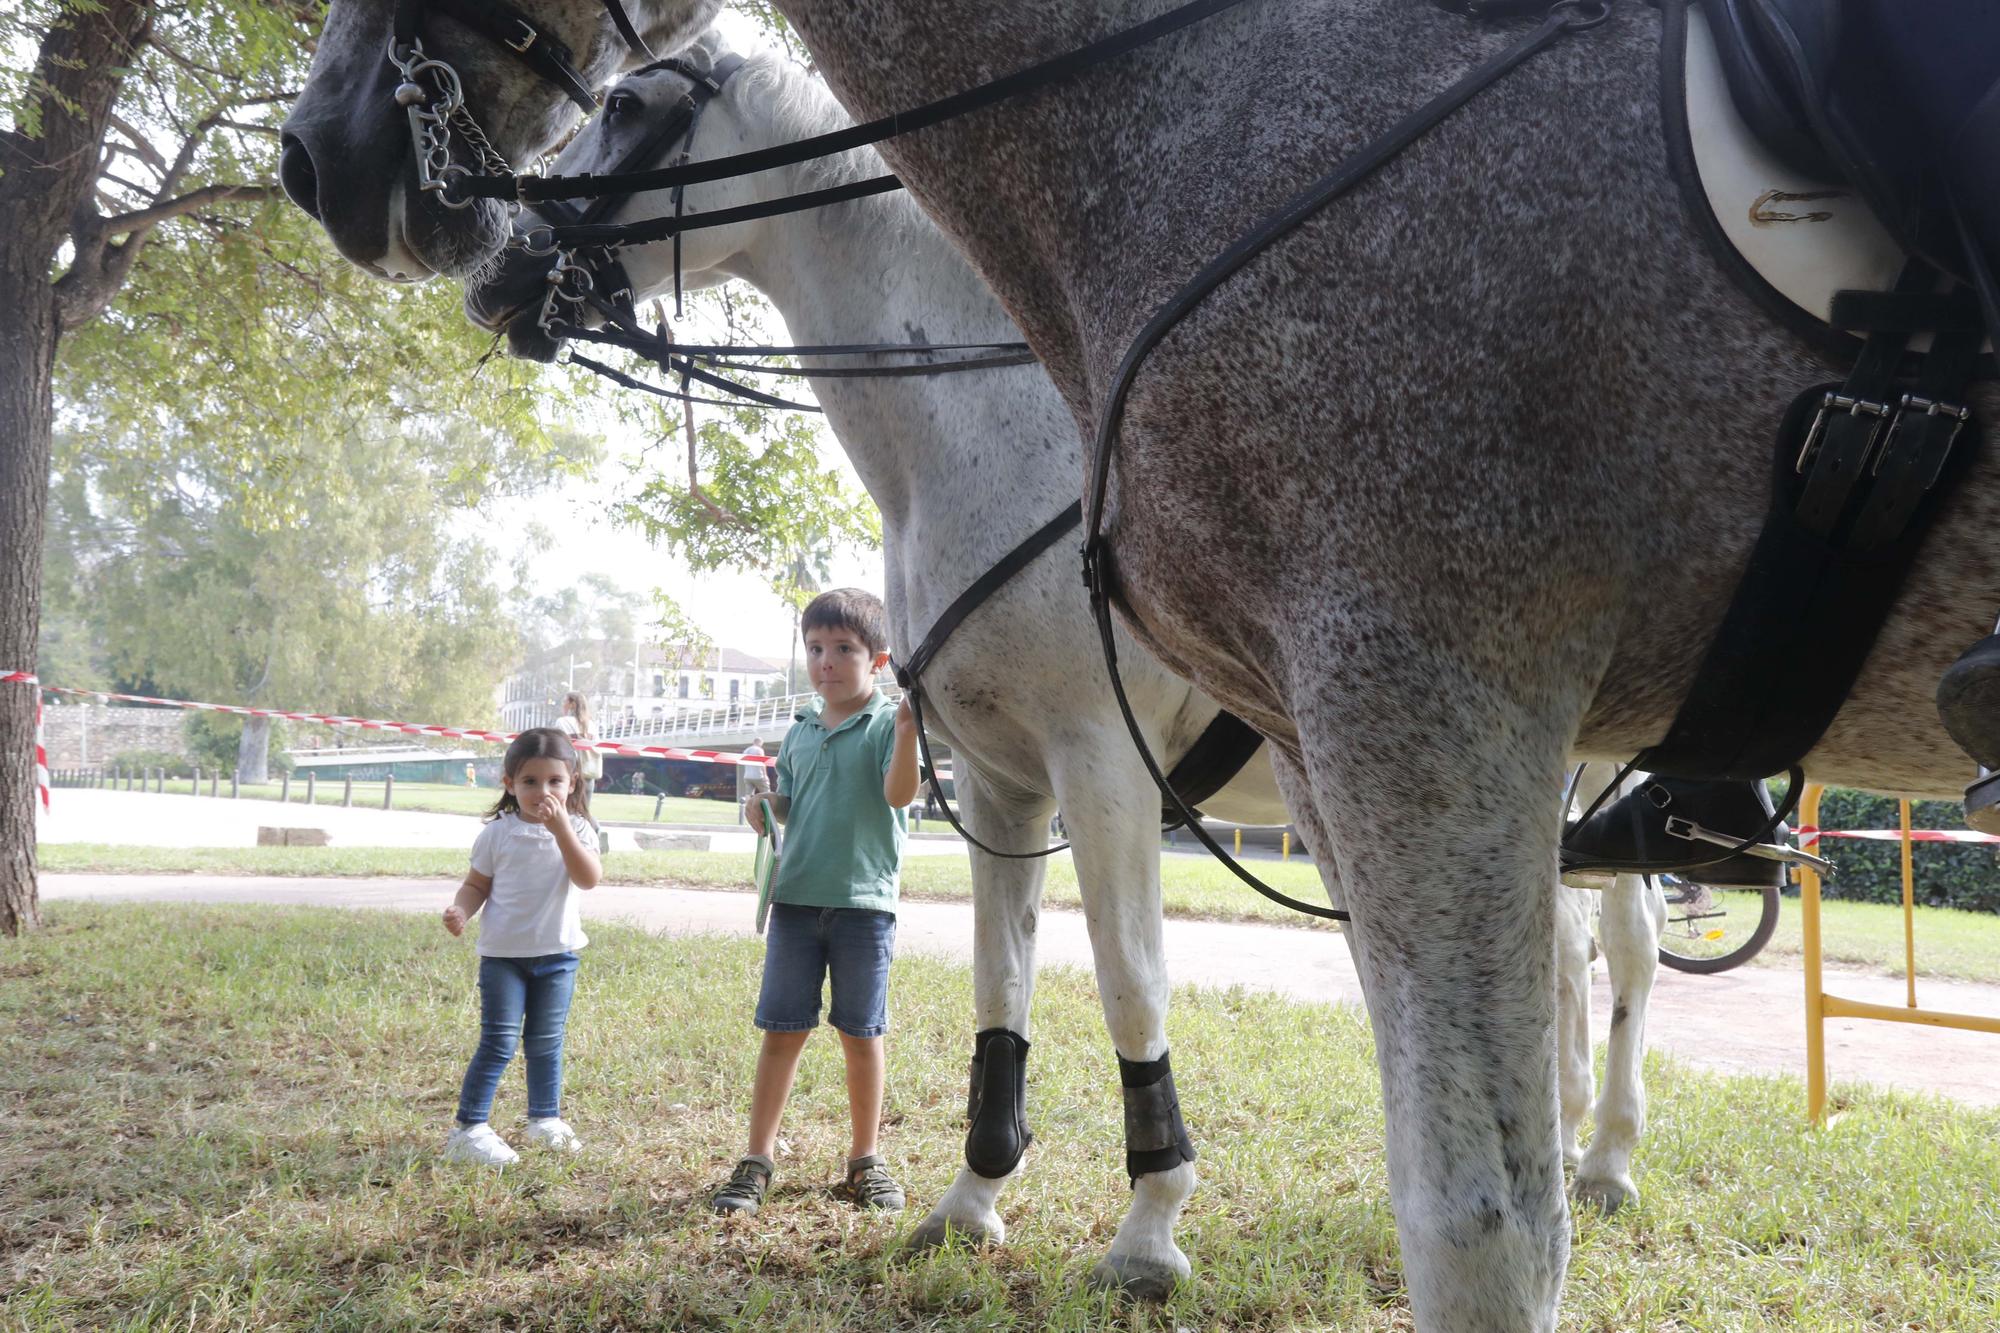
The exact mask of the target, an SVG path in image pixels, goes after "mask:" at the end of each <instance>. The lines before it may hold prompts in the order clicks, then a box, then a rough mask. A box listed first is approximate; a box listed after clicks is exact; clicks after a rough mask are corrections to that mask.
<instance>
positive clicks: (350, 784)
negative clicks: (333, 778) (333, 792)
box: [340, 773, 354, 806]
mask: <svg viewBox="0 0 2000 1333" xmlns="http://www.w3.org/2000/svg"><path fill="white" fill-rule="evenodd" d="M340 803H341V804H342V805H343V806H349V805H353V804H354V775H353V774H352V773H349V774H348V775H347V785H346V786H344V787H342V788H341V789H340Z"/></svg>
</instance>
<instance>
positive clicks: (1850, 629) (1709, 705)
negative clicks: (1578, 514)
mask: <svg viewBox="0 0 2000 1333" xmlns="http://www.w3.org/2000/svg"><path fill="white" fill-rule="evenodd" d="M1919 270H1920V271H1919ZM1935 278H1936V274H1935V271H1934V270H1932V269H1930V268H1929V267H1928V266H1927V265H1925V264H1924V263H1923V261H1921V260H1912V261H1911V268H1910V269H1909V270H1906V271H1905V273H1904V276H1903V278H1902V279H1901V280H1899V282H1898V284H1897V292H1898V293H1899V295H1900V296H1901V297H1903V298H1908V297H1910V296H1911V295H1912V294H1914V293H1917V292H1921V291H1923V290H1925V289H1926V288H1927V286H1928V285H1929V284H1930V283H1932V282H1934V281H1935ZM1933 300H1934V301H1936V302H1937V305H1938V308H1937V312H1936V313H1937V316H1938V317H1937V319H1936V321H1935V322H1936V323H1937V324H1939V325H1941V326H1943V327H1945V328H1946V329H1948V330H1949V331H1947V332H1942V333H1939V334H1937V335H1936V336H1935V338H1934V340H1933V343H1932V348H1931V351H1930V353H1929V354H1928V355H1927V356H1926V358H1925V359H1924V362H1923V366H1922V369H1921V370H1920V372H1919V378H1918V380H1917V384H1916V386H1915V388H1914V389H1913V390H1912V391H1910V392H1907V393H1899V392H1897V391H1896V372H1897V370H1898V368H1899V365H1900V362H1901V359H1902V353H1903V349H1904V347H1905V346H1906V345H1907V341H1908V338H1909V331H1908V329H1907V328H1906V327H1904V325H1906V324H1907V323H1908V322H1909V321H1908V320H1906V319H1904V318H1902V317H1901V314H1900V312H1898V317H1897V318H1896V319H1895V320H1894V321H1893V327H1891V328H1888V329H1883V330H1875V331H1871V332H1870V333H1869V335H1868V341H1867V344H1866V346H1865V347H1864V349H1863V351H1862V355H1861V357H1860V359H1859V360H1858V361H1857V363H1856V365H1855V369H1854V373H1853V374H1852V375H1851V376H1850V377H1849V378H1848V380H1847V382H1846V383H1844V384H1841V385H1838V386H1830V385H1819V386H1816V387H1814V388H1812V389H1809V390H1807V391H1806V392H1805V393H1803V394H1801V395H1799V397H1798V398H1797V399H1795V400H1794V401H1793V403H1792V405H1791V408H1790V410H1789V411H1788V412H1787V413H1786V416H1785V420H1784V423H1783V425H1782V426H1781V428H1780V430H1779V432H1778V439H1777V447H1776V450H1775V458H1774V459H1773V476H1772V482H1771V492H1772V494H1771V510H1770V513H1769V514H1768V516H1767V517H1766V519H1765V522H1764V530H1763V532H1762V533H1760V534H1759V536H1758V539H1757V545H1756V547H1755V549H1754V550H1753V551H1752V552H1751V555H1750V562H1749V565H1748V567H1747V568H1746V569H1745V570H1744V573H1743V577H1742V580H1741V582H1740V583H1738V585H1737V589H1736V594H1735V597H1734V599H1733V600H1732V601H1731V602H1730V605H1729V610H1728V611H1727V612H1726V613H1725V614H1724V616H1723V620H1722V624H1721V626H1720V628H1718V629H1717V631H1716V634H1715V638H1714V639H1713V641H1712V642H1711V643H1710V644H1709V649H1708V654H1707V656H1706V657H1704V658H1703V660H1702V664H1701V669H1700V671H1699V672H1698V673H1697V675H1696V677H1695V682H1694V685H1693V687H1692V688H1691V689H1690V690H1689V692H1688V697H1687V698H1686V700H1684V701H1683V702H1682V704H1681V707H1680V711H1679V713H1678V714H1677V715H1676V716H1675V718H1674V722H1673V726H1672V727H1671V728H1670V729H1669V730H1668V732H1667V735H1666V738H1665V739H1664V740H1662V741H1661V742H1660V743H1659V744H1658V745H1656V746H1654V747H1652V748H1651V749H1649V750H1647V751H1646V752H1645V753H1643V754H1641V755H1640V756H1639V757H1638V758H1637V759H1636V760H1634V761H1633V762H1634V764H1635V765H1636V766H1637V767H1638V768H1641V769H1644V770H1646V771H1647V772H1651V773H1663V774H1669V775H1672V776H1674V777H1682V778H1694V779H1757V778H1762V777H1764V776H1766V775H1767V774H1771V773H1776V772H1780V771H1782V770H1784V769H1787V768H1793V767H1795V766H1797V765H1798V764H1799V762H1800V761H1801V760H1802V759H1803V758H1804V757H1805V755H1806V754H1807V752H1809V751H1810V750H1811V749H1812V748H1813V746H1814V745H1816V744H1818V743H1819V739H1820V737H1821V736H1823V735H1824V734H1825V733H1826V729H1827V727H1828V726H1830V725H1831V724H1832V722H1833V719H1834V717H1835V715H1836V714H1838V713H1839V711H1840V708H1841V705H1842V704H1843V703H1845V701H1846V699H1847V696H1848V694H1849V693H1850V692H1851V691H1852V689H1853V687H1854V681H1855V679H1856V678H1857V677H1858V676H1859V675H1860V674H1861V668H1862V666H1863V665H1864V664H1865V663H1866V661H1867V659H1868V654H1869V652H1870V650H1871V649H1872V648H1873V647H1874V645H1875V639H1876V636H1877V635H1878V634H1879V633H1880V632H1881V628H1882V625H1883V622H1884V621H1885V620H1886V619H1887V617H1888V614H1889V611H1890V608H1891V607H1892V606H1893V605H1894V603H1895V600H1896V596H1897V594H1898V592H1899V591H1900V590H1901V588H1902V585H1903V580H1904V579H1905V577H1906V576H1907V575H1908V573H1909V570H1910V568H1911V566H1912V565H1913V564H1914V563H1915V560H1916V556H1917V553H1918V551H1919V549H1920V548H1921V546H1922V544H1923V540H1924V536H1925V534H1926V532H1927V531H1928V529H1929V526H1930V523H1931V520H1932V519H1933V518H1934V517H1935V515H1936V512H1937V508H1938V506H1939V504H1940V503H1941V502H1942V500H1943V498H1944V496H1945V495H1946V494H1947V493H1949V491H1950V490H1951V487H1952V485H1953V484H1954V483H1955V482H1956V481H1957V480H1958V478H1959V477H1960V476H1962V475H1963V474H1964V471H1965V469H1966V468H1967V467H1968V466H1969V465H1970V463H1971V461H1972V458H1973V455H1974V453H1975V452H1976V449H1977V439H1978V435H1979V431H1978V428H1977V426H1975V425H1974V424H1973V423H1972V422H1971V421H1970V419H1969V413H1968V412H1967V410H1966V408H1965V406H1964V401H1963V399H1964V393H1965V388H1966V384H1967V382H1968V380H1969V379H1970V377H1971V375H1972V372H1973V370H1974V367H1975V365H1976V362H1977V357H1978V351H1979V344H1980V341H1981V336H1982V335H1981V332H1980V330H1978V329H1977V328H1972V329H1967V328H1965V327H1964V321H1963V320H1961V319H1957V318H1955V314H1954V307H1953V306H1952V305H1951V303H1950V302H1949V300H1948V299H1946V298H1933ZM1968 436H1969V437H1970V438H1969V439H1968V438H1967V437H1968Z"/></svg>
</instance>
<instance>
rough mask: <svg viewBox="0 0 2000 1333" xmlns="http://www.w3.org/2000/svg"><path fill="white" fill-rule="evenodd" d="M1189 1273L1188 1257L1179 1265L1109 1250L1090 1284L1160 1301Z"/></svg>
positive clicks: (1093, 1271) (1097, 1264)
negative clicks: (1129, 1257)
mask: <svg viewBox="0 0 2000 1333" xmlns="http://www.w3.org/2000/svg"><path fill="white" fill-rule="evenodd" d="M1187 1275H1188V1266H1187V1260H1185V1259H1182V1260H1181V1261H1180V1263H1179V1264H1178V1265H1175V1264H1171V1263H1163V1262H1161V1261H1160V1260H1158V1259H1136V1258H1131V1259H1128V1258H1126V1257H1125V1256H1123V1255H1117V1254H1107V1255H1105V1256H1104V1257H1103V1258H1102V1259H1099V1260H1098V1261H1097V1263H1096V1265H1095V1266H1093V1267H1092V1268H1091V1270H1090V1285H1091V1286H1093V1287H1096V1288H1097V1289H1098V1290H1100V1291H1109V1290H1117V1291H1122V1292H1124V1293H1125V1294H1126V1295H1127V1296H1130V1297H1131V1298H1132V1299H1133V1300H1135V1301H1153V1302H1156V1303H1157V1302H1160V1301H1164V1300H1166V1299H1167V1298H1168V1297H1169V1296H1171V1295H1173V1294H1174V1288H1175V1287H1177V1286H1179V1285H1180V1283H1181V1280H1182V1279H1183V1278H1185V1277H1186V1276H1187Z"/></svg>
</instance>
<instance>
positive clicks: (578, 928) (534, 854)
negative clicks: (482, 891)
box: [472, 812, 591, 958]
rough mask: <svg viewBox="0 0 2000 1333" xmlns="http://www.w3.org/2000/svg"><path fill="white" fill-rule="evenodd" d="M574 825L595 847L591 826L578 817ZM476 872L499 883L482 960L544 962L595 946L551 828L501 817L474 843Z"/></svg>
mask: <svg viewBox="0 0 2000 1333" xmlns="http://www.w3.org/2000/svg"><path fill="white" fill-rule="evenodd" d="M569 822H570V827H571V828H573V829H575V830H576V834H577V837H578V838H579V839H581V840H582V841H583V843H584V845H585V846H589V845H590V839H591V829H590V821H589V820H587V819H585V818H584V817H583V816H582V815H574V814H573V815H571V816H570V817H569ZM472 868H473V869H474V870H477V871H478V872H479V873H480V874H482V875H486V876H488V877H490V878H491V879H492V880H493V891H492V893H490V894H489V895H488V896H487V899H486V906H485V908H484V909H483V915H484V917H485V921H484V923H483V924H482V925H481V926H480V927H479V952H480V954H481V956H483V957H486V958H539V957H541V956H542V955H543V954H551V953H574V952H576V951H577V950H578V949H581V948H582V947H583V946H584V945H586V944H588V943H590V939H589V937H588V936H586V935H585V934H584V933H583V918H582V916H581V915H580V914H579V913H578V912H577V901H576V895H577V887H576V886H575V885H574V884H572V883H570V882H569V867H568V866H566V865H564V864H563V858H562V848H560V847H558V846H557V845H556V835H555V834H553V833H551V832H550V831H549V830H548V829H545V828H543V827H542V826H541V825H540V824H530V823H528V822H526V821H525V820H523V819H522V818H521V817H520V816H519V815H517V814H513V813H511V812H510V813H508V814H504V815H502V816H500V817H499V818H498V819H496V820H494V821H493V822H492V823H490V824H488V825H487V826H486V827H485V828H483V829H481V830H479V836H478V837H477V838H476V839H474V840H473V843H472Z"/></svg>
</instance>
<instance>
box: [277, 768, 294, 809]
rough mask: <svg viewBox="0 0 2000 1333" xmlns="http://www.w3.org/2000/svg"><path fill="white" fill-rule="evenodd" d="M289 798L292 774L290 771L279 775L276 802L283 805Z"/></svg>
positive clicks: (290, 795)
mask: <svg viewBox="0 0 2000 1333" xmlns="http://www.w3.org/2000/svg"><path fill="white" fill-rule="evenodd" d="M291 799H292V775H291V774H290V773H286V774H284V775H283V776H282V777H281V779H280V780H279V782H278V804H280V805H283V804H285V803H286V802H287V801H289V800H291Z"/></svg>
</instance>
